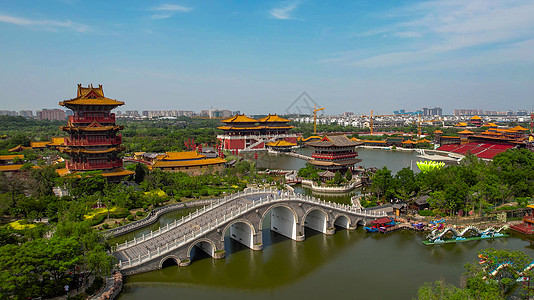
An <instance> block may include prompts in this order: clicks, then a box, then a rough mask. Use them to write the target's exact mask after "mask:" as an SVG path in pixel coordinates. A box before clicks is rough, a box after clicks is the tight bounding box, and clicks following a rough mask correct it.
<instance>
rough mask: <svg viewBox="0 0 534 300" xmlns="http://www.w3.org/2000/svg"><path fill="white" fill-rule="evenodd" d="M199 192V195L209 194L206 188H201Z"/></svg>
mask: <svg viewBox="0 0 534 300" xmlns="http://www.w3.org/2000/svg"><path fill="white" fill-rule="evenodd" d="M199 194H200V195H201V196H207V195H209V192H208V190H207V189H201V190H200V191H199Z"/></svg>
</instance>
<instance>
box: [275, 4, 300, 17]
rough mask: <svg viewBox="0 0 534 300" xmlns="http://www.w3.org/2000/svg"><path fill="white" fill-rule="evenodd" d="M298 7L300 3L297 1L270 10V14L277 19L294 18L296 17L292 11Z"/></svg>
mask: <svg viewBox="0 0 534 300" xmlns="http://www.w3.org/2000/svg"><path fill="white" fill-rule="evenodd" d="M297 7H298V4H297V3H296V2H294V3H289V4H286V5H284V6H280V7H277V8H273V9H271V10H269V14H270V15H271V16H272V17H273V18H275V19H279V20H292V19H294V18H293V17H292V16H291V13H292V12H293V11H294V10H295V9H297Z"/></svg>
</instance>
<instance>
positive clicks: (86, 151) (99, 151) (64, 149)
mask: <svg viewBox="0 0 534 300" xmlns="http://www.w3.org/2000/svg"><path fill="white" fill-rule="evenodd" d="M125 149H126V148H125V147H124V146H119V147H112V148H106V149H102V150H88V149H84V148H79V149H76V148H69V147H60V148H59V151H61V152H62V153H88V154H102V153H110V152H114V151H123V150H125Z"/></svg>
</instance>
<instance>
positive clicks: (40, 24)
mask: <svg viewBox="0 0 534 300" xmlns="http://www.w3.org/2000/svg"><path fill="white" fill-rule="evenodd" d="M0 22H3V23H9V24H14V25H19V26H27V27H30V26H31V27H33V28H36V29H41V30H49V31H57V30H58V29H59V28H66V29H71V30H74V31H77V32H87V31H89V30H90V29H91V28H90V27H89V26H87V25H84V24H79V23H74V22H72V21H70V20H67V21H55V20H33V19H27V18H19V17H13V16H8V15H0Z"/></svg>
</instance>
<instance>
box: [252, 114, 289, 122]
mask: <svg viewBox="0 0 534 300" xmlns="http://www.w3.org/2000/svg"><path fill="white" fill-rule="evenodd" d="M290 121H291V120H288V119H284V118H281V117H279V116H278V115H277V114H274V115H271V114H269V115H268V116H267V117H265V118H261V119H259V120H258V122H261V123H263V122H284V123H285V122H290Z"/></svg>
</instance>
